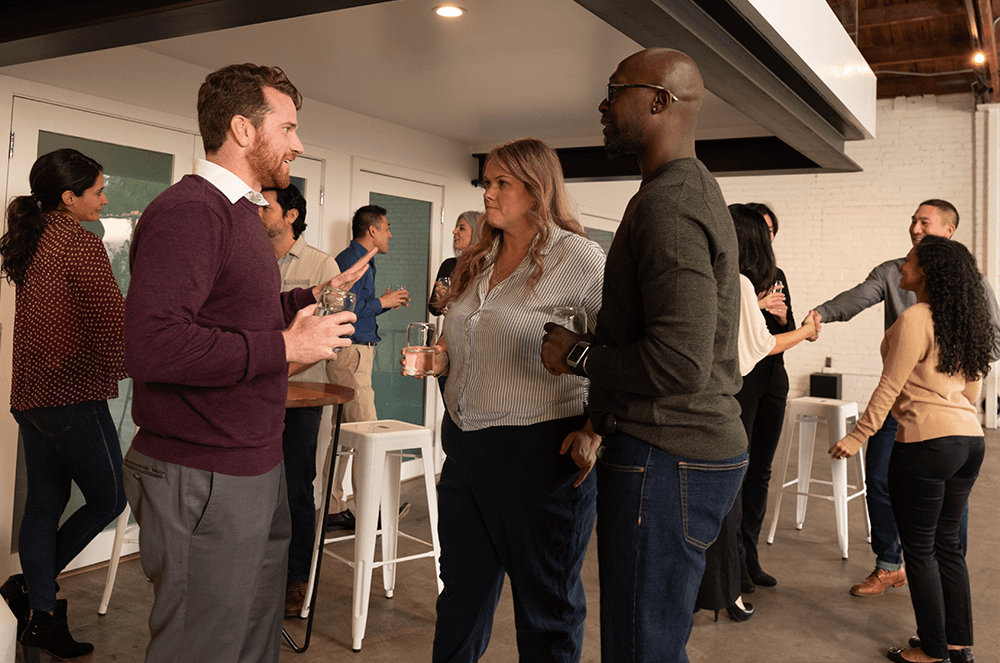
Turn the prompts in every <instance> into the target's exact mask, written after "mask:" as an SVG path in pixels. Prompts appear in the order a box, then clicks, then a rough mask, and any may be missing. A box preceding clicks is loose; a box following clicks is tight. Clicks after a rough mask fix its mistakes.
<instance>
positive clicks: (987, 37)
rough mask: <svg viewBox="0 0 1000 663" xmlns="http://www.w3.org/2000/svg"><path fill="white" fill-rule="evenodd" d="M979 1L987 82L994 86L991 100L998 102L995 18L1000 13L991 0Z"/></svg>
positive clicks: (998, 83) (999, 88) (998, 80)
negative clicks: (994, 8)
mask: <svg viewBox="0 0 1000 663" xmlns="http://www.w3.org/2000/svg"><path fill="white" fill-rule="evenodd" d="M977 2H978V9H979V20H980V27H981V29H980V31H979V35H980V41H981V45H982V48H983V54H985V55H986V62H985V63H983V66H984V67H985V68H986V80H987V83H988V84H989V86H990V87H991V88H993V92H991V93H990V95H989V100H990V101H991V102H994V103H996V102H998V101H1000V71H998V62H997V38H996V33H995V32H994V31H993V20H994V18H995V17H996V16H997V15H998V14H997V13H996V12H994V11H993V7H991V3H990V2H989V0H977ZM997 4H1000V2H998V3H997Z"/></svg>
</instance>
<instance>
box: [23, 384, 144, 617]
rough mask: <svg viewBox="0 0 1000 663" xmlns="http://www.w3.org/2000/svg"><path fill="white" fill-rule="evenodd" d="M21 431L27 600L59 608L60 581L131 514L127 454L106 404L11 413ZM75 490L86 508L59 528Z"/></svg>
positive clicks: (43, 607)
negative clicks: (102, 535) (125, 472)
mask: <svg viewBox="0 0 1000 663" xmlns="http://www.w3.org/2000/svg"><path fill="white" fill-rule="evenodd" d="M11 413H12V414H13V415H14V419H15V420H16V421H17V423H18V425H19V426H20V428H21V439H22V441H23V444H24V462H25V466H26V469H27V479H28V494H27V499H26V500H25V503H24V519H23V520H22V521H21V531H20V535H19V538H18V553H19V554H20V558H21V568H22V569H23V571H24V579H25V582H26V583H27V585H28V598H29V601H30V603H31V607H32V608H33V609H35V610H45V611H51V610H53V609H54V608H55V607H56V576H57V575H59V573H60V572H61V571H62V570H63V569H64V568H66V565H67V564H69V563H70V562H71V561H72V560H73V558H74V557H76V556H77V555H78V554H79V553H80V551H81V550H83V549H84V548H85V547H87V544H88V543H90V542H91V541H92V540H93V539H94V537H95V536H97V535H98V534H99V533H100V532H101V530H103V529H104V527H105V526H106V525H107V524H108V523H110V522H111V521H112V520H114V519H115V518H117V517H118V514H120V513H121V512H122V510H123V509H124V508H125V503H126V502H125V491H124V490H123V488H122V451H121V447H120V446H119V444H118V434H117V432H116V431H115V423H114V420H112V418H111V413H110V412H109V410H108V402H107V401H86V402H83V403H74V404H73V405H63V406H60V407H40V408H34V409H31V410H23V411H18V410H11ZM71 481H74V482H76V485H77V486H79V487H80V491H81V492H82V493H83V496H84V498H85V499H86V500H87V501H86V503H85V504H84V505H83V506H81V507H80V508H79V509H77V510H76V511H74V512H73V514H72V515H71V516H70V517H69V518H67V519H66V522H64V523H63V524H62V526H61V527H60V526H59V518H60V517H61V516H62V513H63V510H64V509H65V508H66V504H67V503H68V502H69V497H70V482H71Z"/></svg>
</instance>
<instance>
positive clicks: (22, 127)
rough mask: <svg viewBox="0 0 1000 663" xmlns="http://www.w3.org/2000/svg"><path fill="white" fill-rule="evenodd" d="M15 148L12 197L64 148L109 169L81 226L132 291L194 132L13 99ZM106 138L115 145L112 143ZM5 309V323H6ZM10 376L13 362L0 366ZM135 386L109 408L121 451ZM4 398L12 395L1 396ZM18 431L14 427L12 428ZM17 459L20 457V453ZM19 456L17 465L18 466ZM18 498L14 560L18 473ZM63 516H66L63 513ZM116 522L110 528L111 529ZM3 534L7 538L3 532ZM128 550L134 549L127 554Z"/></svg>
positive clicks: (0, 297)
mask: <svg viewBox="0 0 1000 663" xmlns="http://www.w3.org/2000/svg"><path fill="white" fill-rule="evenodd" d="M13 128H14V149H13V155H12V158H11V160H10V168H9V171H8V195H10V196H16V195H24V194H27V193H28V192H29V185H28V173H29V171H30V169H31V166H32V164H33V163H34V161H35V159H37V158H38V156H40V155H42V154H46V153H48V152H51V151H52V150H55V149H59V148H62V147H72V148H74V149H77V150H79V151H80V152H83V153H84V154H86V155H88V156H90V157H92V158H93V159H95V160H97V161H98V162H99V163H101V165H102V166H104V177H105V191H106V193H107V196H108V201H109V204H108V205H107V206H106V207H105V208H104V211H103V213H102V217H101V220H100V221H98V222H94V223H87V224H84V227H86V228H88V230H91V231H92V232H94V233H95V234H97V235H98V236H99V237H100V238H101V239H102V241H103V243H104V246H105V249H106V250H107V252H108V258H109V260H110V261H111V267H112V270H113V272H114V275H115V279H116V280H117V281H118V284H119V287H120V288H121V289H122V292H123V293H125V292H127V290H128V282H129V270H128V252H129V247H130V244H131V238H132V231H133V230H134V228H135V224H136V223H137V222H138V220H139V216H140V215H141V214H142V212H143V210H144V209H145V208H146V205H148V204H149V202H150V201H152V199H153V198H155V197H156V196H157V195H159V193H161V192H162V191H164V190H165V189H166V188H167V187H169V186H170V184H171V183H173V182H176V181H177V180H178V179H180V177H181V176H183V175H184V174H185V173H188V172H190V171H191V168H192V165H193V162H194V154H195V142H196V137H195V136H194V135H193V134H189V133H185V132H182V131H176V130H171V129H165V128H162V127H156V126H151V125H146V124H142V123H139V122H133V121H129V120H123V119H119V118H113V117H108V116H105V115H100V114H96V113H90V112H86V111H81V110H76V109H71V108H66V107H63V106H58V105H55V104H48V103H44V102H39V101H34V100H28V99H21V98H15V100H14V110H13ZM109 139H111V140H113V141H115V142H110V141H109ZM13 295H14V289H13V287H12V286H10V285H8V284H7V283H6V281H3V282H2V283H0V306H2V307H3V308H4V309H7V307H10V309H11V310H12V309H13V299H14V297H13ZM6 315H7V314H6V312H5V318H6ZM8 339H9V335H4V338H3V342H4V346H5V348H4V350H5V352H4V355H3V356H6V357H9V356H10V351H9V349H8V348H7V347H6V346H7V343H9V342H10V341H9V340H8ZM2 370H3V371H5V372H7V373H9V372H10V366H9V364H8V365H6V366H4V367H2ZM131 383H132V381H131V380H130V379H126V380H123V381H122V382H121V383H120V384H119V389H118V391H119V396H118V398H117V399H115V400H114V401H111V402H110V403H109V406H110V408H111V414H112V416H113V417H114V419H115V422H116V424H117V428H118V435H119V441H120V443H121V445H122V449H123V450H126V449H128V446H129V444H130V443H131V441H132V436H133V435H134V433H135V424H134V423H133V422H132V416H131V400H132V399H131V397H132V384H131ZM4 396H5V397H7V396H9V394H4ZM6 424H7V422H5V425H4V427H3V432H4V435H3V440H4V442H3V445H4V446H3V448H2V450H0V452H2V453H3V455H4V458H5V459H6V458H13V455H14V453H16V452H15V451H14V449H13V448H8V443H7V440H8V439H15V440H16V439H17V434H16V432H14V434H13V436H10V435H7V434H6V433H7V431H8V428H7V426H6ZM14 431H16V426H15V427H14ZM18 456H20V454H18ZM20 462H21V461H20V458H19V463H20ZM15 485H16V488H15V492H16V497H15V504H14V513H13V518H12V521H13V523H12V531H11V532H10V542H11V545H10V551H11V553H12V555H16V550H17V530H18V528H19V526H20V513H21V510H22V506H23V491H24V475H23V472H22V471H21V470H19V471H18V473H17V480H16V482H15ZM82 503H83V498H82V496H81V495H80V494H79V491H78V489H76V487H75V486H74V489H73V496H72V498H71V501H70V504H69V506H68V507H67V509H66V512H65V513H67V514H68V513H72V512H73V510H75V509H76V508H77V507H78V506H79V505H80V504H82ZM64 518H65V515H64ZM113 528H114V523H112V524H111V525H110V526H109V530H113ZM5 534H6V533H5ZM112 534H113V532H112V531H106V532H104V533H103V534H102V535H100V536H99V537H98V538H97V539H95V540H94V541H93V542H92V543H91V545H90V546H88V547H87V549H86V550H84V551H83V552H82V553H81V554H80V555H79V556H78V557H77V558H76V560H74V561H73V562H72V563H71V564H70V568H75V567H79V566H86V565H89V564H94V563H96V562H100V561H103V560H106V559H107V557H108V554H109V553H110V549H111V535H112ZM125 552H130V551H125Z"/></svg>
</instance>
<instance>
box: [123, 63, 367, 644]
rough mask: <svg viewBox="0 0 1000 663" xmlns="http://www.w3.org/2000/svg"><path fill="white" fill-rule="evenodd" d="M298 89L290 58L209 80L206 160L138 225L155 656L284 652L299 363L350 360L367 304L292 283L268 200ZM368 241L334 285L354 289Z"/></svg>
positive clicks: (137, 481) (138, 341)
mask: <svg viewBox="0 0 1000 663" xmlns="http://www.w3.org/2000/svg"><path fill="white" fill-rule="evenodd" d="M301 101H302V97H301V95H300V94H299V92H298V90H296V89H295V87H294V86H293V85H292V84H291V82H290V81H289V80H288V79H287V78H286V77H285V75H284V73H283V72H282V71H281V70H280V69H277V68H271V67H258V66H256V65H251V64H245V65H232V66H229V67H225V68H223V69H220V70H219V71H217V72H215V73H213V74H210V75H209V76H208V77H207V78H206V79H205V83H204V84H203V85H202V86H201V89H200V90H199V93H198V123H199V128H200V129H201V135H202V139H203V141H204V144H205V153H206V159H205V160H198V161H197V162H196V163H195V168H194V174H193V175H188V176H185V177H184V178H183V179H182V180H181V181H180V182H178V183H177V184H175V185H173V186H172V187H170V188H169V189H167V190H166V191H165V192H163V194H161V195H160V196H159V197H157V198H156V200H154V201H153V202H152V203H151V204H150V205H149V207H148V208H147V209H146V211H145V212H144V213H143V215H142V218H141V219H140V222H139V224H138V226H137V227H136V232H135V236H134V238H133V243H132V250H131V261H132V265H131V266H132V281H131V284H130V289H129V297H128V299H127V302H126V310H125V338H126V342H125V360H126V365H127V366H128V368H129V371H130V373H131V375H132V377H133V378H134V381H135V383H134V384H135V398H134V404H133V408H132V414H133V418H134V419H135V422H136V424H137V425H138V426H139V431H138V432H137V433H136V436H135V439H134V440H133V442H132V448H131V449H130V450H129V452H128V454H127V455H126V457H125V461H124V467H125V472H124V474H125V484H126V487H125V490H126V494H127V496H128V499H129V503H130V504H131V505H132V509H133V511H134V512H135V515H136V518H137V520H138V521H139V525H140V528H141V529H140V549H141V554H142V566H143V571H144V572H145V573H146V575H147V576H148V577H149V578H150V579H152V581H153V583H154V584H153V588H154V592H155V601H154V603H153V609H152V611H151V613H150V617H149V629H150V635H151V639H150V643H149V646H148V648H147V650H146V661H149V662H160V661H163V662H167V661H171V662H173V661H223V660H225V661H241V662H243V661H248V662H249V661H254V662H256V661H273V662H277V660H278V654H279V650H280V645H281V636H280V633H281V621H282V614H283V610H282V607H283V596H284V589H285V572H286V568H287V567H286V563H287V562H286V560H287V555H288V541H289V537H290V531H291V526H290V521H289V514H288V501H287V495H286V492H285V482H284V472H283V470H282V467H281V462H282V452H281V433H282V427H283V422H284V415H285V397H286V394H287V389H288V378H287V375H288V364H289V363H290V362H294V363H302V364H311V363H314V362H316V361H320V360H324V359H326V360H333V359H336V356H337V355H336V354H335V353H334V351H333V349H334V348H335V347H344V346H347V345H350V341H349V340H348V339H347V338H344V337H345V336H349V335H350V334H351V333H353V326H352V325H351V324H350V323H351V322H353V321H354V319H355V318H354V314H353V313H340V314H337V315H333V316H326V317H315V316H313V315H312V313H313V310H314V308H315V302H316V295H317V294H318V291H319V287H320V286H317V287H315V288H305V289H297V290H292V291H290V292H288V293H284V294H281V295H280V296H279V292H280V289H281V288H280V284H281V280H280V276H279V273H278V267H277V265H276V264H275V261H274V252H273V250H272V248H271V243H270V241H269V240H268V237H267V233H266V232H265V230H264V227H263V225H261V222H260V216H259V214H258V209H259V207H260V206H262V205H266V204H267V203H266V201H265V200H264V198H263V197H262V196H261V195H260V189H261V188H262V187H285V186H288V183H289V164H290V162H291V161H292V160H293V159H295V157H296V155H298V154H300V153H301V152H302V143H300V142H299V139H298V137H297V136H296V128H297V123H296V111H297V109H298V108H299V107H300V106H301ZM369 258H371V255H370V254H369V255H367V256H365V257H364V258H363V260H362V261H359V262H358V264H356V265H355V266H354V267H352V268H351V269H350V270H347V271H346V272H345V273H344V274H341V275H340V276H338V277H337V278H336V279H334V281H333V282H332V283H333V284H334V285H335V286H337V287H347V288H349V287H350V286H351V284H353V282H354V281H355V280H356V279H357V278H358V277H359V276H360V275H361V274H363V273H364V271H365V269H367V260H368V259H369Z"/></svg>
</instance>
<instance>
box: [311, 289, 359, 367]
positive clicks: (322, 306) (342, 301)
mask: <svg viewBox="0 0 1000 663" xmlns="http://www.w3.org/2000/svg"><path fill="white" fill-rule="evenodd" d="M357 301H358V298H357V296H356V295H355V294H354V293H353V292H350V291H347V290H341V289H339V288H331V287H330V286H324V287H323V289H322V290H321V291H320V293H319V297H318V298H317V299H316V312H315V313H314V314H313V315H319V316H323V315H333V314H334V313H340V312H341V311H350V312H351V313H353V312H354V306H355V304H357ZM341 350H342V348H334V349H333V351H334V352H335V353H337V354H340V351H341Z"/></svg>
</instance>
